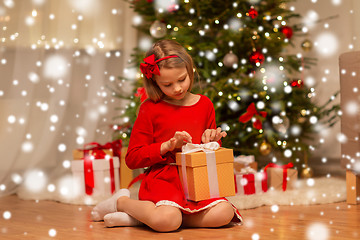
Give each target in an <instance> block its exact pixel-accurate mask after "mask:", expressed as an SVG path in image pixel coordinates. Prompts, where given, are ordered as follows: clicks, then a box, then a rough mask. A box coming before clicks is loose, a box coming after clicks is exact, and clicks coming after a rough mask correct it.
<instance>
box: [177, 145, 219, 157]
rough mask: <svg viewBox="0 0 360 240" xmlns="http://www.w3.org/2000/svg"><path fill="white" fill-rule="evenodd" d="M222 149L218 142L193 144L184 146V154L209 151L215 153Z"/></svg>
mask: <svg viewBox="0 0 360 240" xmlns="http://www.w3.org/2000/svg"><path fill="white" fill-rule="evenodd" d="M219 148H220V144H219V143H218V142H209V143H205V144H193V143H187V144H185V145H183V146H182V152H183V153H185V154H186V153H192V152H200V151H203V152H208V151H215V150H217V149H219Z"/></svg>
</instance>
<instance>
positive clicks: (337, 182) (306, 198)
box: [227, 177, 346, 209]
mask: <svg viewBox="0 0 360 240" xmlns="http://www.w3.org/2000/svg"><path fill="white" fill-rule="evenodd" d="M313 180H314V181H312V180H310V181H309V182H308V179H300V180H298V181H297V183H296V187H295V189H293V190H287V191H285V192H283V191H271V190H269V191H267V192H266V193H262V194H253V195H243V196H233V197H228V198H227V199H228V200H229V201H230V202H231V203H233V204H234V205H235V206H236V207H237V208H238V209H249V208H256V207H260V206H264V205H270V206H271V205H311V204H326V203H334V202H342V201H345V200H346V181H345V180H344V179H340V178H333V177H331V178H325V177H323V178H314V179H313ZM308 183H309V184H308Z"/></svg>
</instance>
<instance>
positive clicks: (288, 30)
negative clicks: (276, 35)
mask: <svg viewBox="0 0 360 240" xmlns="http://www.w3.org/2000/svg"><path fill="white" fill-rule="evenodd" d="M280 31H281V32H282V33H283V34H284V35H285V37H286V38H288V39H290V38H291V37H292V35H293V30H292V28H291V27H288V26H283V27H281V28H280Z"/></svg>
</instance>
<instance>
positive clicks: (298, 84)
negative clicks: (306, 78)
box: [290, 79, 304, 88]
mask: <svg viewBox="0 0 360 240" xmlns="http://www.w3.org/2000/svg"><path fill="white" fill-rule="evenodd" d="M290 86H292V87H297V88H302V87H303V86H304V82H303V81H302V80H301V79H296V80H292V81H291V83H290Z"/></svg>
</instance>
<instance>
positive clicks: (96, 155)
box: [72, 140, 122, 198]
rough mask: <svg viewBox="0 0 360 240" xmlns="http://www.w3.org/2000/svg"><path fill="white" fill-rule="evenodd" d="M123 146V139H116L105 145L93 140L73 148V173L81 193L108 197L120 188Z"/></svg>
mask: <svg viewBox="0 0 360 240" xmlns="http://www.w3.org/2000/svg"><path fill="white" fill-rule="evenodd" d="M121 147H122V142H121V140H116V141H113V142H108V143H106V144H105V145H100V144H99V143H97V142H91V143H87V144H85V145H84V148H83V149H75V150H73V158H74V160H73V161H72V173H73V177H74V180H75V181H76V183H78V184H79V186H80V192H81V193H83V192H84V193H85V194H86V195H89V196H92V197H94V198H96V197H99V196H100V197H101V196H103V197H106V196H111V195H112V194H113V193H114V192H115V191H117V190H118V189H120V169H119V167H120V158H121Z"/></svg>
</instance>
